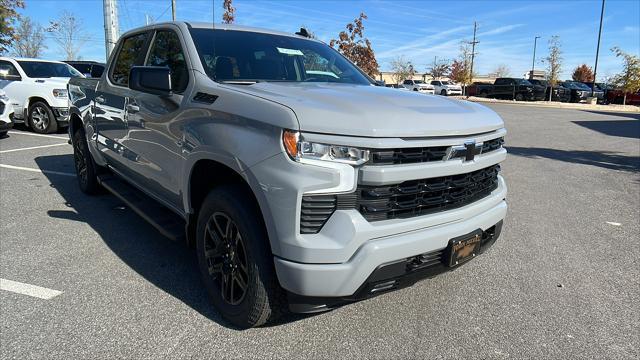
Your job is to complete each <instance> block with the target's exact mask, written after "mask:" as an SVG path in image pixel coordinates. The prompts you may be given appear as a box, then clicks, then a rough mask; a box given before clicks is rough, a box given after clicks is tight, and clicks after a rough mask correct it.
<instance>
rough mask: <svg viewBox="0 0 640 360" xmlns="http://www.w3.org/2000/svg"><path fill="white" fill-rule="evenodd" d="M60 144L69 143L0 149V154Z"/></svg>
mask: <svg viewBox="0 0 640 360" xmlns="http://www.w3.org/2000/svg"><path fill="white" fill-rule="evenodd" d="M62 145H69V144H67V143H62V144H53V145H41V146H31V147H26V148H20V149H10V150H1V151H0V154H4V153H10V152H14V151H23V150H33V149H42V148H48V147H53V146H62Z"/></svg>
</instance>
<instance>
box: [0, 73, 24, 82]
mask: <svg viewBox="0 0 640 360" xmlns="http://www.w3.org/2000/svg"><path fill="white" fill-rule="evenodd" d="M0 80H9V81H22V76H20V75H10V74H8V73H6V72H3V71H0Z"/></svg>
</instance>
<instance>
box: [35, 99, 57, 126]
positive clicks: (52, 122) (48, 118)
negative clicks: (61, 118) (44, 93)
mask: <svg viewBox="0 0 640 360" xmlns="http://www.w3.org/2000/svg"><path fill="white" fill-rule="evenodd" d="M28 121H29V126H30V127H31V129H33V131H35V132H37V133H39V134H50V133H52V132H56V131H57V130H58V122H57V121H56V118H55V116H53V111H51V108H50V107H49V105H47V104H46V103H44V102H42V101H36V102H34V103H33V104H31V106H29V114H28Z"/></svg>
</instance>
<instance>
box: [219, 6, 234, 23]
mask: <svg viewBox="0 0 640 360" xmlns="http://www.w3.org/2000/svg"><path fill="white" fill-rule="evenodd" d="M231 1H232V0H224V2H223V3H222V8H224V14H222V21H223V22H224V23H225V24H233V22H234V21H235V20H236V15H235V13H236V8H234V7H233V5H232V4H231Z"/></svg>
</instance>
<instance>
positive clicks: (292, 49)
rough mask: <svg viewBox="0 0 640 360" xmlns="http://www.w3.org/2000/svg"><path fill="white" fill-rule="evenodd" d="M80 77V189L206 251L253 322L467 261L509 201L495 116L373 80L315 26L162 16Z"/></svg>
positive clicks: (497, 226) (210, 270)
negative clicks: (97, 73) (98, 69)
mask: <svg viewBox="0 0 640 360" xmlns="http://www.w3.org/2000/svg"><path fill="white" fill-rule="evenodd" d="M304 33H305V32H303V31H301V32H300V33H299V34H304ZM68 87H69V88H68V92H69V99H70V114H71V116H70V118H71V121H70V128H69V132H70V136H71V139H72V143H73V149H74V161H75V166H76V170H77V174H78V182H79V185H80V188H81V189H82V191H84V192H86V193H88V194H93V193H95V192H96V191H97V190H99V188H105V189H107V190H108V191H110V192H111V193H113V194H114V195H115V196H117V197H119V198H120V199H121V200H122V201H123V202H125V203H126V204H128V206H129V207H130V208H131V209H132V210H134V211H135V212H137V213H138V214H139V215H140V216H141V217H143V218H144V219H145V220H147V221H149V222H150V223H151V224H152V225H153V226H155V227H156V228H157V229H158V230H159V232H160V233H162V234H163V235H165V236H167V237H169V238H171V239H174V240H179V241H184V242H186V243H187V244H188V245H189V246H193V247H194V248H195V251H196V253H197V258H198V262H199V268H200V270H201V272H202V278H203V283H204V285H205V286H206V288H207V291H208V293H209V294H210V297H211V301H212V303H213V305H214V306H215V307H216V309H217V310H218V311H219V312H220V313H221V314H222V315H223V316H224V317H225V318H227V319H228V320H229V321H230V322H231V323H233V324H234V325H235V326H238V327H242V328H246V327H251V326H257V325H260V324H264V323H265V322H267V321H269V320H272V319H274V318H276V317H277V316H278V315H279V314H281V313H282V312H283V311H285V310H289V311H293V312H303V313H310V312H319V311H324V310H328V309H331V308H334V307H336V306H340V305H343V304H345V303H348V302H352V301H357V300H361V299H365V298H368V297H371V296H375V295H378V294H381V293H384V292H386V291H390V290H393V289H398V288H402V287H404V286H408V285H412V284H413V283H415V282H416V281H417V280H419V279H423V278H427V277H431V276H434V275H436V274H438V273H441V272H444V271H447V270H451V269H455V268H456V267H458V266H460V265H462V264H464V263H466V262H467V261H468V260H470V259H473V258H474V257H476V256H477V255H479V254H481V253H482V252H484V251H485V250H486V249H487V248H489V247H490V246H491V245H492V244H493V243H494V242H495V241H496V239H497V238H498V236H499V234H500V231H501V227H502V221H503V219H504V217H505V214H506V212H507V203H506V201H505V197H506V194H507V189H506V186H505V182H504V180H503V178H502V176H500V165H499V164H500V162H502V161H503V160H504V159H505V157H506V150H505V148H503V139H504V136H505V134H506V130H505V129H504V124H503V121H502V120H501V119H500V117H499V116H498V115H497V114H496V113H494V112H493V111H492V110H490V109H488V108H486V107H484V106H482V105H478V104H475V103H471V102H466V101H457V100H451V99H447V98H444V97H434V96H431V97H430V96H423V95H421V94H417V93H413V92H404V91H397V90H395V89H389V88H385V87H379V86H374V85H373V84H372V82H371V80H370V78H368V77H366V76H365V74H364V73H363V72H362V71H361V70H360V69H359V68H358V67H356V66H355V65H353V64H352V63H351V62H349V61H348V60H347V59H345V58H344V57H343V56H342V55H340V54H339V53H338V52H336V51H335V50H333V49H332V48H330V47H329V46H327V45H326V44H324V43H322V42H320V41H317V40H313V39H309V38H307V37H305V36H302V35H296V34H288V33H280V32H274V31H266V30H259V29H254V28H247V27H239V26H232V25H215V27H214V26H213V25H212V24H198V23H189V22H171V23H162V24H154V25H151V26H146V27H143V28H139V29H136V30H132V31H129V32H127V33H126V34H124V35H122V37H121V39H120V40H119V42H118V44H117V46H116V47H115V49H114V51H113V53H112V55H111V57H110V59H109V61H108V64H107V68H106V70H105V72H104V74H103V75H102V77H101V78H100V79H84V78H77V79H72V80H71V81H70V83H69V86H68ZM131 241H136V239H135V235H134V234H132V236H131Z"/></svg>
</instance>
